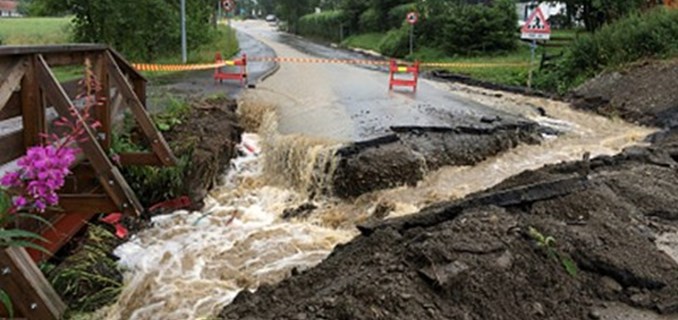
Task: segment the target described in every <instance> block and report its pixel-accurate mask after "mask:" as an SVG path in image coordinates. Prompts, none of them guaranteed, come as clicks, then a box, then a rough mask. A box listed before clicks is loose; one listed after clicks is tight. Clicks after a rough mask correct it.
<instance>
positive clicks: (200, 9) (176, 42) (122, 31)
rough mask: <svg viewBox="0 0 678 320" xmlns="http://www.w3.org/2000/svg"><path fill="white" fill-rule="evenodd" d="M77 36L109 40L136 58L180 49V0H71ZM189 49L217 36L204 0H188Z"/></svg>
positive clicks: (85, 39)
mask: <svg viewBox="0 0 678 320" xmlns="http://www.w3.org/2000/svg"><path fill="white" fill-rule="evenodd" d="M69 3H70V5H71V11H72V12H73V14H74V15H75V18H74V21H73V22H74V36H75V40H76V41H78V42H99V43H106V44H109V45H111V46H113V47H115V48H116V49H118V50H119V51H122V52H123V53H124V54H125V55H126V56H127V57H128V58H130V59H133V60H142V61H150V60H153V59H157V58H159V57H166V56H171V55H174V54H176V53H178V52H180V50H181V32H180V30H181V28H180V8H179V2H178V1H166V0H71V1H70V2H69ZM186 11H187V12H186V14H187V16H188V17H189V19H188V21H187V24H186V32H187V37H188V46H189V49H194V48H196V47H197V46H199V45H200V44H201V43H205V42H208V41H209V40H211V39H212V37H214V36H215V34H214V30H213V29H212V27H211V23H210V15H211V14H212V11H213V7H212V6H211V5H210V4H209V3H206V2H205V1H204V0H187V1H186Z"/></svg>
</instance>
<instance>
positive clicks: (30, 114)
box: [21, 56, 47, 149]
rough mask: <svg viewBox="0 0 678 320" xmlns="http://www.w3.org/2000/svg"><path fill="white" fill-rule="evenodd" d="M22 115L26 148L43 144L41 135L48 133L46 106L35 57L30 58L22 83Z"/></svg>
mask: <svg viewBox="0 0 678 320" xmlns="http://www.w3.org/2000/svg"><path fill="white" fill-rule="evenodd" d="M21 114H22V118H23V125H24V146H25V147H26V149H28V147H31V146H35V145H39V144H41V143H42V140H43V139H42V137H41V135H42V134H44V133H45V132H46V127H47V123H46V120H45V106H44V105H43V98H42V94H41V92H40V86H39V84H38V81H37V78H36V73H35V57H34V56H33V57H30V58H29V60H28V67H27V69H26V73H25V74H24V77H23V80H22V81H21Z"/></svg>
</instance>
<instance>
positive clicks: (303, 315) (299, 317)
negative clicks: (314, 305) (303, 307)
mask: <svg viewBox="0 0 678 320" xmlns="http://www.w3.org/2000/svg"><path fill="white" fill-rule="evenodd" d="M294 319H296V320H306V319H308V316H307V315H306V313H299V314H297V316H296V317H295V318H294Z"/></svg>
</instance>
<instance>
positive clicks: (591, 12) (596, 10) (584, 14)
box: [565, 0, 647, 31]
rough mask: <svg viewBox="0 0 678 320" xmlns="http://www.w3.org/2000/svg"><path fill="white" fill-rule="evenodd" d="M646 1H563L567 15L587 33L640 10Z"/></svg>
mask: <svg viewBox="0 0 678 320" xmlns="http://www.w3.org/2000/svg"><path fill="white" fill-rule="evenodd" d="M646 2H647V1H646V0H565V4H566V5H567V15H568V17H570V19H572V20H578V21H581V22H582V23H583V24H584V26H585V27H586V29H587V30H588V31H595V30H597V29H599V28H600V27H602V26H603V25H605V24H607V23H610V22H613V21H616V20H618V19H620V18H623V17H625V16H627V15H628V14H629V13H632V12H635V11H637V10H640V9H641V8H643V7H644V6H645V5H646Z"/></svg>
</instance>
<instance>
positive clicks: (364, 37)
mask: <svg viewBox="0 0 678 320" xmlns="http://www.w3.org/2000/svg"><path fill="white" fill-rule="evenodd" d="M385 36H386V33H365V34H360V35H355V36H350V37H348V38H346V40H344V42H342V43H341V44H342V45H343V46H346V47H350V48H361V49H367V50H372V51H376V52H379V43H381V40H382V39H383V38H384V37H385Z"/></svg>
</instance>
